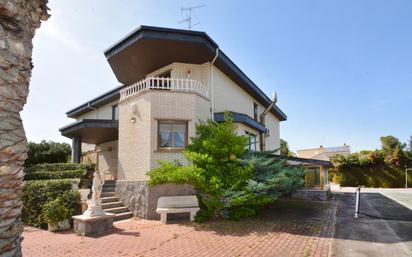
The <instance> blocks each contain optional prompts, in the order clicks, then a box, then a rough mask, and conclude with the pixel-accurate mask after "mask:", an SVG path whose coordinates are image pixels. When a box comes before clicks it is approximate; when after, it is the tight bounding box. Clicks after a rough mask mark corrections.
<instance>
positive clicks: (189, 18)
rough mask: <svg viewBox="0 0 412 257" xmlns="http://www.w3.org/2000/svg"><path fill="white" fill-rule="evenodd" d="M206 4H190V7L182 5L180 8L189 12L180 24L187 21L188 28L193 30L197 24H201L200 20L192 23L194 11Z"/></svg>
mask: <svg viewBox="0 0 412 257" xmlns="http://www.w3.org/2000/svg"><path fill="white" fill-rule="evenodd" d="M205 6H206V5H204V4H201V5H196V6H190V7H183V6H182V7H180V10H181V11H182V13H183V12H187V16H186V19H184V20H181V21H179V24H182V23H187V28H188V29H189V30H192V28H193V27H194V26H196V25H199V24H200V22H197V23H195V24H192V11H193V10H195V9H198V8H201V7H205Z"/></svg>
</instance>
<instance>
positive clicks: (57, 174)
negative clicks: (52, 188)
mask: <svg viewBox="0 0 412 257" xmlns="http://www.w3.org/2000/svg"><path fill="white" fill-rule="evenodd" d="M84 175H86V171H85V170H63V171H38V172H32V173H27V174H25V175H24V179H25V180H46V179H65V178H82V177H83V176H84Z"/></svg>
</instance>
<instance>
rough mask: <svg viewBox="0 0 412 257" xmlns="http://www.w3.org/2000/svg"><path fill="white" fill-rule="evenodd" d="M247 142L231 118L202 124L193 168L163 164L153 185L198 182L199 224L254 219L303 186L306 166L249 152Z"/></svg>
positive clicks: (190, 152)
mask: <svg viewBox="0 0 412 257" xmlns="http://www.w3.org/2000/svg"><path fill="white" fill-rule="evenodd" d="M247 141H248V140H247V137H245V136H239V135H237V134H236V127H235V125H234V124H233V120H232V119H231V117H229V116H228V115H225V121H224V122H223V123H215V122H213V121H208V122H207V123H200V124H198V125H197V126H196V136H195V137H194V138H192V144H191V145H188V146H187V148H186V149H185V151H184V154H185V156H186V158H187V159H188V160H189V161H190V162H191V163H192V165H190V166H182V165H180V164H179V163H177V162H174V163H171V162H160V166H159V167H158V168H156V169H154V170H151V171H150V172H148V175H149V176H150V181H149V185H155V184H162V183H177V184H185V183H188V184H192V185H193V186H194V187H195V188H196V190H197V192H198V199H199V205H200V207H201V211H200V212H199V213H198V215H197V216H196V221H204V220H207V219H210V218H213V217H216V216H221V217H224V218H229V219H235V220H237V219H240V218H242V217H246V216H252V215H255V214H257V213H258V212H259V211H260V210H261V209H262V208H263V207H264V206H265V205H267V204H270V203H272V202H274V201H275V200H276V199H277V198H278V197H279V196H282V195H285V194H288V193H290V192H291V191H293V190H295V189H297V188H299V187H302V186H303V184H304V179H303V177H304V171H303V169H302V168H300V167H289V166H287V165H286V164H285V162H282V161H278V160H276V159H275V158H274V157H273V156H272V154H273V153H272V152H267V153H257V152H256V153H251V152H248V151H247V150H246V146H247Z"/></svg>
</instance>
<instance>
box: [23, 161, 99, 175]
mask: <svg viewBox="0 0 412 257" xmlns="http://www.w3.org/2000/svg"><path fill="white" fill-rule="evenodd" d="M93 169H94V167H93V164H90V163H70V162H63V163H41V164H36V165H33V166H31V167H29V168H26V169H25V170H24V172H26V173H32V172H39V171H63V170H87V171H93Z"/></svg>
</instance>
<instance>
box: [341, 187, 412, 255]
mask: <svg viewBox="0 0 412 257" xmlns="http://www.w3.org/2000/svg"><path fill="white" fill-rule="evenodd" d="M354 192H355V188H342V189H338V190H335V193H336V195H335V196H336V198H337V199H338V200H339V208H338V214H337V224H336V232H335V237H336V239H335V249H336V256H338V257H345V256H351V257H361V256H362V257H363V256H393V257H394V256H396V257H411V256H412V210H411V209H410V207H409V206H410V205H409V204H410V199H411V198H412V190H405V189H368V188H364V189H362V191H361V192H362V193H361V205H360V212H361V213H364V214H366V215H360V217H359V218H358V219H355V218H354V208H355V194H354ZM368 215H369V216H368ZM377 217H378V218H377Z"/></svg>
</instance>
